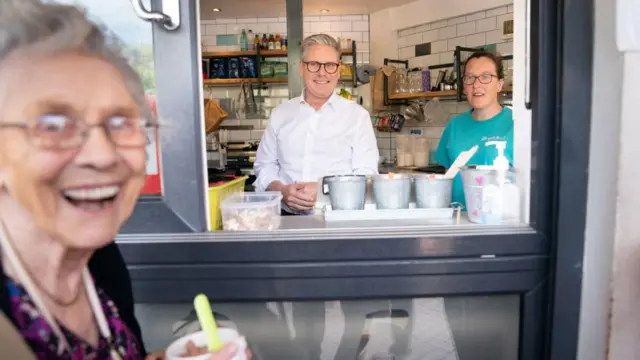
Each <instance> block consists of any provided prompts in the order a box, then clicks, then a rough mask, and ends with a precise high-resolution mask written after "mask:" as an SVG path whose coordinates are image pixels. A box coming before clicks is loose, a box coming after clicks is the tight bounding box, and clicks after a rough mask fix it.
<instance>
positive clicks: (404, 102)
mask: <svg viewBox="0 0 640 360" xmlns="http://www.w3.org/2000/svg"><path fill="white" fill-rule="evenodd" d="M384 64H385V66H386V65H389V64H402V65H404V67H405V68H406V69H408V68H409V60H394V59H386V58H385V59H384ZM383 91H384V104H385V105H386V106H388V105H407V104H408V103H409V101H408V100H390V99H389V78H388V77H387V76H386V75H385V76H384V77H383Z"/></svg>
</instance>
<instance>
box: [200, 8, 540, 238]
mask: <svg viewBox="0 0 640 360" xmlns="http://www.w3.org/2000/svg"><path fill="white" fill-rule="evenodd" d="M494 2H495V1H494ZM417 3H418V2H414V3H411V2H410V1H405V0H398V1H384V2H382V1H350V2H348V3H345V2H338V1H334V2H320V1H312V0H306V1H304V6H303V11H304V16H303V32H304V34H303V36H304V37H306V36H309V35H312V34H316V33H326V34H329V35H331V36H333V37H334V38H336V39H337V40H338V41H339V43H340V44H341V47H342V55H341V63H342V64H341V66H340V70H339V71H340V81H339V83H338V87H337V89H336V93H337V94H339V95H340V96H343V97H345V98H348V99H351V100H353V101H355V102H357V103H359V104H361V105H362V106H363V107H364V108H365V109H366V110H367V111H368V112H369V113H370V115H371V121H372V125H373V127H374V129H375V133H376V137H377V143H378V149H379V153H380V159H379V169H378V170H379V173H380V174H396V175H389V176H390V178H391V176H393V177H399V178H400V179H402V181H403V182H409V181H410V183H411V185H410V186H409V187H407V186H402V187H397V189H401V190H397V189H396V190H391V191H402V192H407V194H408V195H407V196H409V197H410V200H408V201H409V203H406V204H405V203H404V202H403V204H399V205H398V204H396V205H394V206H392V207H390V208H389V207H387V208H386V209H394V210H384V211H380V209H381V208H384V207H382V206H381V204H380V200H376V196H374V193H375V191H372V188H374V187H376V186H377V185H376V184H375V181H373V182H374V184H373V186H372V181H371V180H369V181H368V184H367V194H366V203H365V209H364V211H358V210H355V212H354V211H338V210H334V211H328V209H327V208H328V205H329V206H331V198H330V196H329V195H326V194H325V195H323V191H322V190H323V189H322V188H323V184H322V179H319V180H318V200H317V202H316V206H315V207H314V216H305V217H295V219H289V218H285V217H282V218H281V217H280V216H279V206H278V205H279V198H277V196H271V197H268V196H264V195H255V196H251V195H246V196H243V195H239V194H238V193H239V192H242V191H244V192H245V194H246V193H248V192H252V191H253V190H254V188H253V186H252V183H253V181H254V180H255V174H254V172H253V162H254V161H255V154H256V151H257V149H258V146H259V143H260V140H261V138H262V135H263V132H264V129H265V128H266V126H267V124H268V121H269V115H270V113H271V111H272V110H273V109H274V108H275V107H276V106H278V105H279V104H281V103H282V102H285V101H287V100H288V99H289V98H290V97H294V96H297V95H298V94H290V93H289V87H288V78H289V77H290V76H292V77H293V76H296V77H297V76H298V74H297V68H294V70H292V69H291V68H289V66H288V63H287V55H288V51H287V49H288V45H289V44H288V36H287V35H288V34H287V18H286V11H285V3H284V1H261V2H250V1H249V2H245V1H235V2H234V1H208V0H203V1H201V2H200V41H201V48H202V69H203V74H202V75H203V97H204V109H205V110H204V115H205V116H204V117H205V123H204V126H203V131H205V133H206V147H207V149H206V152H207V165H208V176H209V179H208V180H209V184H210V187H209V191H208V194H209V204H210V206H209V212H210V213H209V216H210V229H211V230H214V231H215V230H223V229H224V230H232V231H234V230H235V231H237V230H277V229H279V230H287V229H300V228H313V229H324V228H329V229H331V228H344V227H350V226H355V223H354V222H353V221H357V220H363V221H365V223H366V222H367V221H369V222H370V221H374V220H376V221H379V220H381V219H400V220H406V221H407V222H405V223H404V224H406V225H407V226H411V225H425V226H432V225H435V226H443V225H444V226H451V225H453V226H473V225H474V223H479V222H481V221H480V220H478V219H472V218H470V217H468V216H467V214H465V212H462V213H461V211H460V207H459V206H456V204H451V203H447V202H446V197H445V199H444V200H443V199H439V200H438V201H436V204H431V205H430V206H416V204H417V203H418V202H419V201H417V200H419V199H416V193H417V192H418V189H417V188H418V186H422V185H418V184H419V183H420V182H419V181H417V180H416V179H418V176H420V175H422V176H420V178H424V177H425V176H428V174H436V175H438V176H441V177H442V176H444V175H443V174H444V173H445V171H446V170H447V169H445V168H443V167H442V166H439V165H438V164H437V163H436V162H435V159H434V153H435V149H436V148H437V146H438V142H439V140H440V136H441V135H442V133H443V130H444V127H445V126H446V124H447V122H448V121H449V119H451V118H452V117H453V116H455V115H457V114H459V113H462V112H465V111H468V110H469V109H470V107H469V105H468V104H467V102H466V101H465V98H464V94H462V80H461V75H460V74H461V65H460V64H462V63H463V62H464V60H465V59H466V56H468V55H469V54H471V53H472V52H473V51H474V50H476V49H484V50H488V51H493V52H497V53H498V54H500V55H501V56H502V61H503V66H504V70H505V79H504V81H505V84H504V88H503V91H502V93H501V97H500V101H501V103H502V104H503V105H504V106H510V107H511V106H512V104H513V97H514V96H513V95H514V92H517V91H518V88H516V90H515V91H514V41H513V36H514V14H513V10H514V9H513V5H512V4H511V3H505V2H504V1H502V2H498V3H501V5H499V6H491V7H488V8H485V7H483V6H481V5H478V4H473V3H472V2H467V4H466V5H465V4H464V2H462V3H461V5H465V6H459V7H457V8H451V9H449V10H447V12H448V13H451V14H452V16H450V17H448V18H445V19H441V18H438V19H436V20H433V21H430V20H429V18H430V17H429V10H428V9H420V12H422V13H424V15H423V16H422V15H419V14H416V13H415V11H412V9H413V8H412V6H415V5H416V4H417ZM488 5H491V4H488ZM494 5H495V4H494ZM440 6H443V7H444V6H448V5H447V2H446V1H444V0H443V1H442V2H441V5H440ZM479 9H480V10H479ZM403 12H407V14H410V15H407V16H406V17H404V16H403V17H400V15H401V14H403ZM424 19H426V20H424ZM404 24H407V26H406V27H401V26H403V25H404ZM289 71H292V72H295V73H293V74H289V73H288V72H289ZM517 75H518V74H516V78H518V79H519V80H520V79H521V78H524V77H523V76H520V77H518V76H517ZM521 88H522V89H524V87H523V86H521ZM518 115H519V111H518V109H517V108H515V109H514V120H515V123H516V125H515V133H516V134H515V136H514V139H515V141H514V142H515V144H514V148H515V153H516V155H515V160H514V162H515V164H514V167H515V169H516V171H514V172H510V173H509V174H508V178H509V179H511V180H512V181H511V184H509V186H511V187H514V188H515V189H511V190H513V191H514V192H512V193H511V194H513V193H517V194H518V195H516V196H510V197H509V198H510V200H505V202H509V204H505V208H507V209H510V210H509V211H505V214H503V215H504V216H503V218H502V220H501V221H500V222H499V225H505V224H506V225H517V224H526V223H527V222H528V214H527V209H528V196H529V194H528V185H527V183H528V175H527V173H528V172H529V167H530V159H528V158H530V152H529V151H530V150H527V149H528V148H530V142H531V141H530V138H531V137H530V132H531V130H530V128H531V126H530V121H529V122H528V123H527V119H526V116H521V117H519V116H518ZM520 150H521V151H520ZM460 171H464V170H460ZM397 174H400V175H397ZM430 176H432V179H433V176H434V175H430ZM474 176H475V175H474ZM414 177H415V178H414ZM325 185H326V184H325ZM405 185H406V184H405ZM426 186H428V185H426ZM380 187H382V185H381V186H380ZM387 188H388V185H387ZM432 188H433V187H432ZM441 188H442V186H441ZM445 189H446V187H445ZM433 191H439V190H433ZM445 192H446V190H445ZM378 193H380V192H378ZM422 193H423V194H424V191H422ZM234 194H235V198H234V199H233V200H228V198H229V197H234ZM403 195H404V194H403ZM225 201H226V203H227V204H231V205H229V206H225ZM238 201H239V202H240V204H239V203H238ZM242 203H244V205H243V204H242ZM422 203H424V201H423V202H422ZM256 204H258V205H260V206H261V207H262V210H264V211H262V212H261V214H267V217H269V218H270V220H268V221H264V222H262V223H261V224H258V223H257V222H255V221H249V220H247V219H242V216H240V215H238V214H239V213H240V212H239V211H238V210H237V209H247V208H252V207H253V208H254V209H255V206H256ZM334 205H335V204H334ZM418 205H419V204H418ZM238 206H240V207H239V208H238ZM424 207H427V208H424ZM233 209H236V210H233ZM376 210H378V211H376ZM225 213H226V214H229V215H228V216H226V217H225V215H224V214H225ZM243 214H247V213H246V212H243ZM269 214H271V215H269ZM363 214H366V215H363ZM253 216H256V214H255V213H254V214H253ZM258 216H260V214H258ZM239 217H240V218H239ZM225 218H226V219H229V221H227V223H228V224H227V226H226V227H225V226H224V223H225V221H224V219H225ZM378 224H380V223H379V222H378ZM382 224H383V225H384V224H385V223H384V222H382Z"/></svg>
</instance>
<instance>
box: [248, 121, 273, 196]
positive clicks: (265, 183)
mask: <svg viewBox="0 0 640 360" xmlns="http://www.w3.org/2000/svg"><path fill="white" fill-rule="evenodd" d="M277 117H278V114H277V112H276V111H274V112H272V113H271V117H270V119H269V125H267V128H266V129H265V131H264V134H263V135H262V140H260V146H259V147H258V151H257V152H256V161H255V162H254V164H253V171H254V172H255V174H256V181H255V183H254V187H255V189H256V192H262V191H267V188H268V187H269V184H271V183H272V182H274V181H276V180H280V163H279V162H278V137H277V130H276V126H277V123H278V121H277Z"/></svg>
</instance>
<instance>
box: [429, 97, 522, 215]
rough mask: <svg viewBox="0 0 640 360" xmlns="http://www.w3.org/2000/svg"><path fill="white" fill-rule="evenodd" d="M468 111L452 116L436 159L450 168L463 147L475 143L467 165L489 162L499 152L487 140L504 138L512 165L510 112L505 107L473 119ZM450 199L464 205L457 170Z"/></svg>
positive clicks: (491, 161)
mask: <svg viewBox="0 0 640 360" xmlns="http://www.w3.org/2000/svg"><path fill="white" fill-rule="evenodd" d="M471 112H472V110H470V111H467V112H464V113H462V114H459V115H456V116H455V117H453V118H452V119H451V120H450V121H449V123H448V124H447V127H446V128H445V129H444V133H443V134H442V137H441V138H440V143H439V144H438V150H437V151H436V162H437V163H438V164H440V165H442V166H444V167H446V168H449V167H450V166H451V165H452V164H453V162H454V161H455V160H456V158H457V157H458V155H460V153H462V152H463V151H467V150H469V149H471V148H472V147H473V146H474V145H478V151H477V152H476V153H475V155H474V156H473V157H472V158H471V160H470V161H469V162H468V163H467V164H468V165H492V164H493V160H495V158H496V156H498V151H497V149H496V147H495V146H493V145H489V146H485V144H486V142H487V141H506V142H507V147H506V149H505V153H504V155H505V156H506V157H507V159H508V160H509V164H510V165H511V166H513V112H512V111H511V109H509V108H507V107H505V108H502V110H501V111H500V112H499V113H498V114H497V115H496V116H494V117H492V118H491V119H487V120H484V121H478V120H474V119H473V117H472V116H471ZM452 192H453V193H452V195H451V198H452V201H453V202H458V203H460V204H462V205H463V206H464V205H465V204H466V202H465V199H464V189H463V187H462V177H461V174H460V173H458V175H456V177H455V179H454V180H453V190H452Z"/></svg>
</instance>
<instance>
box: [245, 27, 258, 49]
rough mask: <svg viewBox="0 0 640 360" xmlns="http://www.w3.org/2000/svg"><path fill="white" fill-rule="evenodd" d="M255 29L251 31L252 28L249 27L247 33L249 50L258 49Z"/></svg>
mask: <svg viewBox="0 0 640 360" xmlns="http://www.w3.org/2000/svg"><path fill="white" fill-rule="evenodd" d="M253 38H254V36H253V31H251V29H249V32H248V33H247V50H249V51H254V50H256V45H255V42H253Z"/></svg>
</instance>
